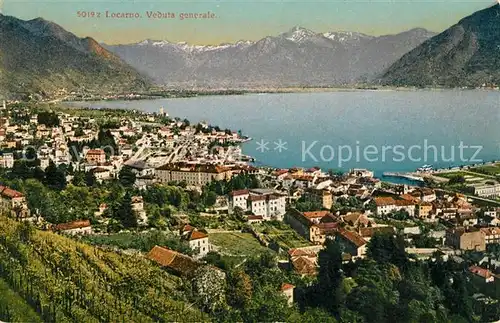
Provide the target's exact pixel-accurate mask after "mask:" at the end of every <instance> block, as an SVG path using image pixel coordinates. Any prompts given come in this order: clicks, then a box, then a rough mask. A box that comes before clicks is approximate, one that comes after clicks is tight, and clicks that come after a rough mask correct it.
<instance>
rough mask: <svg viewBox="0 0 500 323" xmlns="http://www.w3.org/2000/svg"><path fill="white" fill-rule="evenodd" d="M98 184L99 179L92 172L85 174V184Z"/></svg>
mask: <svg viewBox="0 0 500 323" xmlns="http://www.w3.org/2000/svg"><path fill="white" fill-rule="evenodd" d="M96 183H97V178H96V177H95V175H94V172H93V171H92V170H90V171H88V172H86V173H85V184H87V186H94V185H95V184H96Z"/></svg>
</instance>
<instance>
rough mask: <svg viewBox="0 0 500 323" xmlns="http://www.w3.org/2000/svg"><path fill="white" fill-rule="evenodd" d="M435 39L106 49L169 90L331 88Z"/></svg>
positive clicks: (420, 35)
mask: <svg viewBox="0 0 500 323" xmlns="http://www.w3.org/2000/svg"><path fill="white" fill-rule="evenodd" d="M434 35H435V33H432V32H430V31H427V30H425V29H421V28H416V29H412V30H409V31H407V32H403V33H400V34H396V35H386V36H379V37H375V36H368V35H364V34H361V33H355V32H329V33H316V32H313V31H311V30H308V29H306V28H303V27H294V28H292V29H291V30H289V31H287V32H285V33H282V34H280V35H278V36H274V37H273V36H268V37H265V38H263V39H261V40H258V41H255V42H252V41H239V42H236V43H233V44H221V45H218V46H200V45H190V44H187V43H172V42H169V41H155V40H145V41H142V42H139V43H136V44H126V45H104V44H103V46H104V47H105V48H107V49H108V50H110V51H111V52H113V53H115V54H116V55H117V56H119V57H121V58H122V59H123V60H124V61H126V62H127V63H128V64H130V65H131V66H133V67H134V68H136V69H137V70H138V71H140V72H141V73H144V74H146V75H149V76H150V77H151V78H153V79H154V80H155V81H156V82H158V83H160V84H165V85H177V86H199V87H265V86H273V87H280V86H281V87H287V86H332V85H340V84H353V83H356V82H365V81H369V80H372V79H374V78H375V77H377V76H379V75H380V73H382V72H383V71H384V70H385V69H386V68H387V67H389V66H390V65H391V64H392V63H394V62H395V61H396V60H398V59H399V58H400V57H401V56H403V55H404V54H405V53H407V52H408V51H410V50H411V49H413V48H415V47H416V46H418V45H420V44H421V43H423V42H424V41H426V40H427V39H429V38H431V37H432V36H434Z"/></svg>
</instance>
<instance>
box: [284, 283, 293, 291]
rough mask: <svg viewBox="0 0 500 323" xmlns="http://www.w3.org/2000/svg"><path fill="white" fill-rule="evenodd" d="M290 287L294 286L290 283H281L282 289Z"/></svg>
mask: <svg viewBox="0 0 500 323" xmlns="http://www.w3.org/2000/svg"><path fill="white" fill-rule="evenodd" d="M292 288H295V286H294V285H292V284H287V283H283V285H281V290H282V291H285V290H289V289H292Z"/></svg>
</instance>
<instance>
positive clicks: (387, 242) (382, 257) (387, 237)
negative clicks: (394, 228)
mask: <svg viewBox="0 0 500 323" xmlns="http://www.w3.org/2000/svg"><path fill="white" fill-rule="evenodd" d="M366 254H367V256H368V257H369V258H371V259H373V260H375V261H376V262H378V263H382V264H385V263H391V264H394V265H396V266H398V267H399V268H403V267H404V266H405V265H406V264H407V263H408V257H407V255H406V252H405V242H404V239H403V237H402V236H394V235H392V234H389V233H377V234H375V235H374V236H373V238H371V239H370V242H369V243H368V250H367V253H366Z"/></svg>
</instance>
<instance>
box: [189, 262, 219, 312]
mask: <svg viewBox="0 0 500 323" xmlns="http://www.w3.org/2000/svg"><path fill="white" fill-rule="evenodd" d="M193 292H194V295H196V299H197V300H198V302H199V304H200V306H201V307H202V308H203V309H204V310H205V311H207V312H210V313H214V312H216V311H217V310H219V309H221V308H223V307H224V306H225V305H226V275H225V274H224V272H223V271H222V270H220V269H217V268H215V267H210V266H203V267H199V268H198V269H197V270H196V271H195V273H194V278H193Z"/></svg>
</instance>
